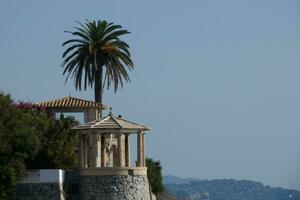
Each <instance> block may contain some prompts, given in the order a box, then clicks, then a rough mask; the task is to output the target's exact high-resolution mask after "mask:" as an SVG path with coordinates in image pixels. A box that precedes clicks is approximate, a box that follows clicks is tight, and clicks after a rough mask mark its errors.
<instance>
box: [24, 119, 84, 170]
mask: <svg viewBox="0 0 300 200" xmlns="http://www.w3.org/2000/svg"><path fill="white" fill-rule="evenodd" d="M76 124H77V122H76V121H75V120H74V118H72V117H67V118H65V117H64V116H63V115H61V116H60V119H58V120H50V121H49V126H48V130H47V131H45V132H44V134H43V137H42V140H41V142H42V145H41V148H40V150H39V152H38V154H37V156H36V157H35V158H34V159H33V160H29V159H28V160H26V166H27V168H29V169H52V168H57V169H75V168H76V167H77V164H78V163H77V162H78V159H77V154H76V151H77V144H78V137H77V135H75V134H74V133H73V132H71V128H72V127H73V126H75V125H76Z"/></svg>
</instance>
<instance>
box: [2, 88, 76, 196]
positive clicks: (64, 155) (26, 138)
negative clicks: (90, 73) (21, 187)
mask: <svg viewBox="0 0 300 200" xmlns="http://www.w3.org/2000/svg"><path fill="white" fill-rule="evenodd" d="M75 123H76V122H75V121H74V119H71V118H64V117H63V116H61V118H60V119H59V120H54V119H51V118H49V117H48V115H47V113H46V112H45V111H43V110H40V109H37V108H34V107H33V106H30V104H28V103H26V104H25V103H22V105H21V106H20V104H19V105H14V104H13V102H12V100H11V98H10V96H9V95H5V94H3V93H0V199H10V195H11V194H12V192H13V189H14V186H15V185H16V182H17V181H18V180H20V179H21V178H22V177H24V175H25V171H26V168H47V169H49V168H50V169H51V168H63V169H65V168H76V166H77V157H76V152H75V150H76V146H77V137H76V135H73V134H71V132H70V127H71V126H73V125H74V124H75Z"/></svg>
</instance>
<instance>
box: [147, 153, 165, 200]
mask: <svg viewBox="0 0 300 200" xmlns="http://www.w3.org/2000/svg"><path fill="white" fill-rule="evenodd" d="M146 165H147V168H148V171H147V174H148V180H149V183H150V186H151V189H152V192H153V193H154V194H158V193H161V192H163V191H164V186H163V182H162V180H163V178H162V175H161V169H162V167H161V165H160V162H159V161H154V160H153V159H151V158H147V159H146Z"/></svg>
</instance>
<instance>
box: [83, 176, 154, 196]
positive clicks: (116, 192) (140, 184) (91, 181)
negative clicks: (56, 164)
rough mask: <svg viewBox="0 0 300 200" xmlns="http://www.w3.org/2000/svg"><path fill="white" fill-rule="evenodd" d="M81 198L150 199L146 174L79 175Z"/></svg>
mask: <svg viewBox="0 0 300 200" xmlns="http://www.w3.org/2000/svg"><path fill="white" fill-rule="evenodd" d="M79 188H80V192H79V193H80V199H82V200H150V199H151V198H150V193H149V183H148V178H147V176H146V175H121V176H114V175H112V176H95V175H94V176H80V185H79Z"/></svg>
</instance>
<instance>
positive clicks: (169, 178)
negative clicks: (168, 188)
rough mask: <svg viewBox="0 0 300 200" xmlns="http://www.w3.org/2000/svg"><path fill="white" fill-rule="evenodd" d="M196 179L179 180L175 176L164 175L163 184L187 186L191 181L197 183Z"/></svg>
mask: <svg viewBox="0 0 300 200" xmlns="http://www.w3.org/2000/svg"><path fill="white" fill-rule="evenodd" d="M198 180H199V179H196V178H180V177H177V176H171V175H166V176H164V179H163V182H164V184H165V185H167V184H187V183H190V182H192V181H198Z"/></svg>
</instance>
